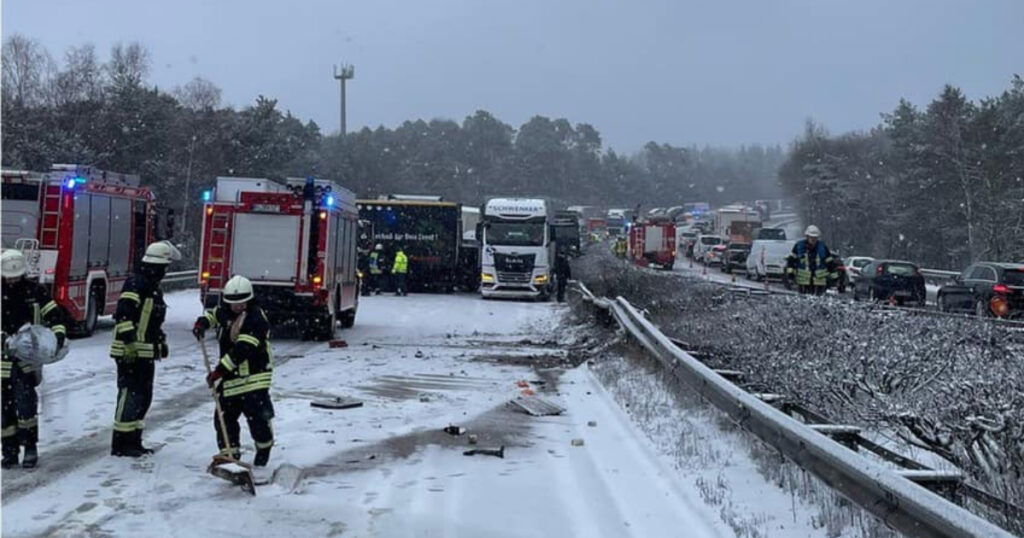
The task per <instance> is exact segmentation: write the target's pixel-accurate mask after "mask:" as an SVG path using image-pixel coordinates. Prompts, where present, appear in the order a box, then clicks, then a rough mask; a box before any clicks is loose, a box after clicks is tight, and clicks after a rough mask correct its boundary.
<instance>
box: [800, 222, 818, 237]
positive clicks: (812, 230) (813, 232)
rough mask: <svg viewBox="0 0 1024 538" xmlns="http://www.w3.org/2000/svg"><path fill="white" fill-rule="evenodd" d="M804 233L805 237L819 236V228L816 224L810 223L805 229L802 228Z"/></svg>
mask: <svg viewBox="0 0 1024 538" xmlns="http://www.w3.org/2000/svg"><path fill="white" fill-rule="evenodd" d="M804 235H806V236H807V237H821V230H819V229H818V227H817V226H815V225H813V224H812V225H810V226H808V227H807V229H806V230H804Z"/></svg>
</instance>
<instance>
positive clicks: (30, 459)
mask: <svg viewBox="0 0 1024 538" xmlns="http://www.w3.org/2000/svg"><path fill="white" fill-rule="evenodd" d="M38 463H39V452H38V450H36V445H25V457H24V458H23V459H22V460H21V466H22V467H24V468H25V469H34V468H35V466H36V465H37V464H38Z"/></svg>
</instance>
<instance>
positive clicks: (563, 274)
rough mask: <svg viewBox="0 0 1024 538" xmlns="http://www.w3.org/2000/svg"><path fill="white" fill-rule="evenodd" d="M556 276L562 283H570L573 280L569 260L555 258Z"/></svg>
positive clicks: (561, 257) (559, 257)
mask: <svg viewBox="0 0 1024 538" xmlns="http://www.w3.org/2000/svg"><path fill="white" fill-rule="evenodd" d="M555 276H557V277H558V279H559V280H560V281H562V282H568V281H569V279H570V278H572V269H570V268H569V259H568V258H566V257H565V256H556V257H555Z"/></svg>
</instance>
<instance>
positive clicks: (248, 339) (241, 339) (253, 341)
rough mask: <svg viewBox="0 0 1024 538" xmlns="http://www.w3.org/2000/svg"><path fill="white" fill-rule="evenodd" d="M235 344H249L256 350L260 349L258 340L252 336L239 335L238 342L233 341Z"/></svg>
mask: <svg viewBox="0 0 1024 538" xmlns="http://www.w3.org/2000/svg"><path fill="white" fill-rule="evenodd" d="M235 342H236V343H238V342H245V343H246V344H251V345H252V347H254V348H256V349H259V348H260V340H259V338H256V337H255V336H252V335H249V334H240V335H238V340H235Z"/></svg>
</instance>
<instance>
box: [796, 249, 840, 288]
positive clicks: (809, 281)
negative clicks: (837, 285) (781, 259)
mask: <svg viewBox="0 0 1024 538" xmlns="http://www.w3.org/2000/svg"><path fill="white" fill-rule="evenodd" d="M786 271H787V272H788V273H790V274H793V275H794V276H795V278H796V284H797V285H798V286H812V285H813V286H825V284H826V283H827V282H828V281H829V280H836V279H838V278H839V273H838V272H836V267H835V260H834V259H833V258H832V252H830V251H829V249H828V247H826V246H825V242H824V241H821V240H819V241H818V243H817V245H815V246H814V247H813V248H812V247H810V246H808V244H807V239H801V240H799V241H797V242H796V244H795V245H793V250H792V252H790V254H789V257H788V259H787V264H786Z"/></svg>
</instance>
